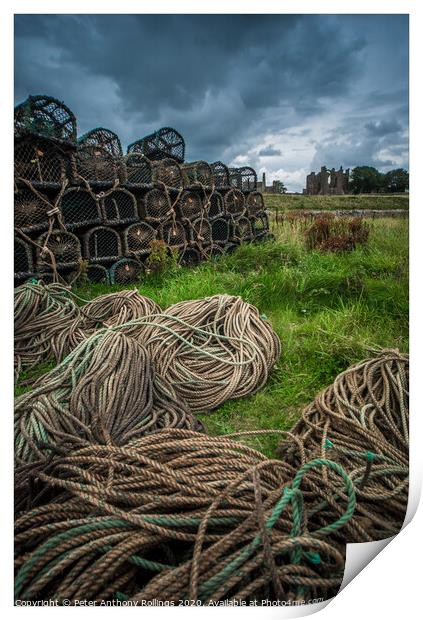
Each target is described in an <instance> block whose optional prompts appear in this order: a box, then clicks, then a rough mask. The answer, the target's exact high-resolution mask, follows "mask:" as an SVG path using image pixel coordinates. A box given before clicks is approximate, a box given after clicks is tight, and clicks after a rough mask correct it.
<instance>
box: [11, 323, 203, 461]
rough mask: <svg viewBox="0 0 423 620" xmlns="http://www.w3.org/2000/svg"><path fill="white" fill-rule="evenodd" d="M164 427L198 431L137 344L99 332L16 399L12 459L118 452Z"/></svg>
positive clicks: (116, 334) (186, 409)
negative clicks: (84, 450)
mask: <svg viewBox="0 0 423 620" xmlns="http://www.w3.org/2000/svg"><path fill="white" fill-rule="evenodd" d="M164 427H167V428H169V427H172V428H173V427H174V428H188V429H194V430H200V429H201V428H202V426H201V424H200V423H199V421H198V420H197V419H196V418H195V417H194V416H193V415H192V413H191V411H190V409H189V407H188V406H187V405H186V404H185V402H184V401H183V400H182V399H181V398H180V397H179V396H177V395H176V394H175V391H174V390H173V388H172V387H171V385H170V384H169V382H168V381H167V380H166V378H165V377H163V376H160V374H159V373H156V372H155V371H154V368H153V365H152V363H151V358H150V355H149V353H148V352H147V350H146V349H145V348H144V347H143V346H142V345H141V344H140V343H139V342H137V341H136V340H135V339H134V338H131V337H130V336H128V335H126V334H124V333H122V332H119V331H112V330H110V329H102V330H98V331H96V332H95V333H94V334H93V335H92V336H90V337H89V338H87V339H85V340H84V341H83V342H81V344H80V345H78V346H77V347H76V348H75V349H74V350H73V351H72V352H71V353H70V354H69V355H68V356H67V357H66V358H65V360H64V361H63V362H61V363H60V364H59V365H58V366H57V367H56V368H54V369H53V370H52V371H50V372H49V373H47V374H46V375H45V376H44V377H42V378H41V379H40V380H38V381H37V382H36V383H35V385H34V388H33V389H32V390H31V391H30V392H29V393H26V394H23V395H21V396H20V397H18V398H17V399H16V401H15V459H16V463H17V464H18V465H24V464H28V463H31V462H34V461H44V460H45V459H48V458H49V457H50V456H51V455H52V454H54V453H55V452H57V450H62V451H63V450H68V451H69V450H71V451H72V450H74V449H75V448H78V447H79V446H81V445H84V444H86V443H87V442H91V443H105V444H112V445H125V444H128V443H129V442H131V441H133V440H134V439H136V438H138V437H140V436H142V435H144V434H147V433H152V432H153V431H156V430H158V429H160V428H164Z"/></svg>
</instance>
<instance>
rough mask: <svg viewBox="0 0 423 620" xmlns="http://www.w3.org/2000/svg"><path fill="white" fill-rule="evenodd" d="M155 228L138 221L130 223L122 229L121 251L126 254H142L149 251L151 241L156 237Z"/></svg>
mask: <svg viewBox="0 0 423 620" xmlns="http://www.w3.org/2000/svg"><path fill="white" fill-rule="evenodd" d="M156 236H157V232H156V230H155V229H154V228H153V227H152V226H150V224H147V222H139V223H138V224H132V226H128V228H126V229H125V230H124V231H123V251H124V253H125V254H127V255H128V256H143V255H145V254H149V253H150V252H151V245H150V244H151V242H152V241H154V240H155V239H156Z"/></svg>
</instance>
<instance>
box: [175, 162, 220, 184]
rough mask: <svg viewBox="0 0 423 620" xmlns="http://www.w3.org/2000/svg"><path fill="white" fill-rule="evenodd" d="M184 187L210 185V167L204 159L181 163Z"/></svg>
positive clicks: (211, 181) (211, 180) (211, 179)
mask: <svg viewBox="0 0 423 620" xmlns="http://www.w3.org/2000/svg"><path fill="white" fill-rule="evenodd" d="M181 171H182V179H183V183H184V187H186V188H196V187H211V186H212V184H213V174H212V169H211V168H210V166H209V164H208V163H207V162H206V161H193V162H190V163H187V164H181Z"/></svg>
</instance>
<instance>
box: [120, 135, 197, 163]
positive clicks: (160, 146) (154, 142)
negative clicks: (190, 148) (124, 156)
mask: <svg viewBox="0 0 423 620" xmlns="http://www.w3.org/2000/svg"><path fill="white" fill-rule="evenodd" d="M128 153H142V155H145V156H146V157H148V159H152V160H156V159H166V158H167V157H170V158H171V159H174V160H175V161H177V162H179V163H182V162H183V161H184V159H185V141H184V139H183V137H182V136H181V134H180V133H179V132H177V131H176V129H173V128H172V127H162V128H161V129H159V130H158V131H155V132H154V133H152V134H150V135H148V136H145V137H144V138H141V139H140V140H137V141H136V142H133V143H132V144H130V145H129V146H128Z"/></svg>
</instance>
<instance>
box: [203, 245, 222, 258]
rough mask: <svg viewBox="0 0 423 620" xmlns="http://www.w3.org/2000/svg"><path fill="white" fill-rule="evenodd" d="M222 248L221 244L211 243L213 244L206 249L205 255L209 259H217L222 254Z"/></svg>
mask: <svg viewBox="0 0 423 620" xmlns="http://www.w3.org/2000/svg"><path fill="white" fill-rule="evenodd" d="M224 253H225V252H224V249H223V247H222V246H220V245H217V244H216V243H213V245H212V246H211V247H210V248H209V249H208V250H207V255H208V257H209V259H210V260H218V259H219V258H221V257H222V256H223V255H224Z"/></svg>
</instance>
